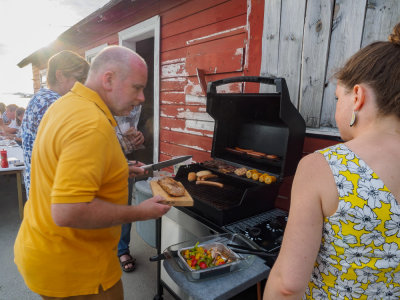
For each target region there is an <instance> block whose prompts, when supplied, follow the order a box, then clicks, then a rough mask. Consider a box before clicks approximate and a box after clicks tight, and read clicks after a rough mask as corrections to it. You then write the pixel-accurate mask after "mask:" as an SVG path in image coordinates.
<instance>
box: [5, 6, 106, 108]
mask: <svg viewBox="0 0 400 300" xmlns="http://www.w3.org/2000/svg"><path fill="white" fill-rule="evenodd" d="M108 2H109V0H17V1H16V0H0V12H1V17H0V68H1V71H0V102H7V101H3V99H2V98H3V96H1V94H6V93H17V92H21V93H29V94H32V93H33V82H32V66H31V65H27V66H25V67H24V68H19V67H18V66H17V64H18V63H19V62H20V61H21V60H23V59H24V58H25V57H27V56H29V55H30V54H32V53H33V52H35V51H36V50H38V49H40V48H42V47H44V46H47V45H48V44H50V43H51V42H52V41H54V40H55V39H56V38H57V37H58V36H59V35H60V34H61V33H62V32H64V31H66V30H67V29H68V28H69V27H71V26H73V25H74V24H76V23H78V22H79V21H80V20H82V19H83V18H85V17H86V16H88V15H90V14H91V13H92V12H94V11H96V10H97V9H99V8H101V7H103V6H104V5H105V4H106V3H108Z"/></svg>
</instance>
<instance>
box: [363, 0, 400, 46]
mask: <svg viewBox="0 0 400 300" xmlns="http://www.w3.org/2000/svg"><path fill="white" fill-rule="evenodd" d="M398 22H400V1H399V0H373V1H371V0H369V1H368V4H367V13H366V16H365V22H364V32H363V39H362V44H361V45H362V47H365V46H366V45H368V44H370V43H372V42H374V41H382V40H384V41H386V40H387V37H388V36H389V34H390V33H391V32H392V29H393V27H394V25H396V24H397V23H398Z"/></svg>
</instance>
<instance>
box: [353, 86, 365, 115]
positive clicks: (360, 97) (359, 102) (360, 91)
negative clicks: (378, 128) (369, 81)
mask: <svg viewBox="0 0 400 300" xmlns="http://www.w3.org/2000/svg"><path fill="white" fill-rule="evenodd" d="M366 93H367V91H366V90H365V87H364V86H363V85H362V84H356V85H355V86H354V87H353V95H354V98H353V99H354V100H353V101H354V110H355V111H358V110H360V109H361V108H362V107H363V106H364V103H365V96H366Z"/></svg>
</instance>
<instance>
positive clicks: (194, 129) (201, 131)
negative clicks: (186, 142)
mask: <svg viewBox="0 0 400 300" xmlns="http://www.w3.org/2000/svg"><path fill="white" fill-rule="evenodd" d="M160 128H162V129H166V130H171V131H177V132H185V133H190V134H193V135H201V136H208V137H212V136H213V134H214V122H208V121H198V120H183V119H174V118H164V117H163V118H161V120H160Z"/></svg>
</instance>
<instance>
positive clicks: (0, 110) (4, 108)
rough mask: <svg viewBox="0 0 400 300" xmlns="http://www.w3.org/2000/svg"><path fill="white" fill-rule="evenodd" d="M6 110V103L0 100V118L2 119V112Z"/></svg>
mask: <svg viewBox="0 0 400 300" xmlns="http://www.w3.org/2000/svg"><path fill="white" fill-rule="evenodd" d="M5 111H6V105H5V104H4V103H3V102H0V119H3V114H4V112H5Z"/></svg>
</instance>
